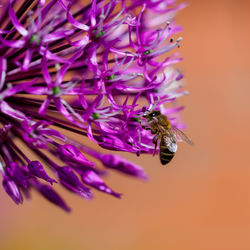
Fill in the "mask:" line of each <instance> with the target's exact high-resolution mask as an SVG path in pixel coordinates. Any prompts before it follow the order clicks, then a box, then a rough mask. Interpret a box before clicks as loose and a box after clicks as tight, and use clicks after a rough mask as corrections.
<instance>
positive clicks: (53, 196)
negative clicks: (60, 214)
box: [38, 185, 71, 212]
mask: <svg viewBox="0 0 250 250" xmlns="http://www.w3.org/2000/svg"><path fill="white" fill-rule="evenodd" d="M38 189H39V191H40V193H41V194H42V195H43V196H44V197H45V198H46V199H47V200H48V201H50V202H52V203H54V204H55V205H57V206H58V207H60V208H62V209H64V210H65V211H66V212H70V210H71V209H70V208H69V207H68V205H67V204H66V203H65V202H64V200H63V199H62V198H61V197H60V196H59V195H58V194H57V193H56V191H55V190H54V189H53V188H52V187H50V186H48V185H40V186H39V187H38Z"/></svg>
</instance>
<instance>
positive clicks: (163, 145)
mask: <svg viewBox="0 0 250 250" xmlns="http://www.w3.org/2000/svg"><path fill="white" fill-rule="evenodd" d="M176 150H177V144H176V142H175V141H173V140H171V138H170V137H169V136H168V135H163V136H162V138H161V142H160V160H161V164H162V165H166V164H168V163H169V162H170V161H171V160H172V158H173V157H174V155H175V152H176Z"/></svg>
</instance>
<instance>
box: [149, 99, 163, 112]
mask: <svg viewBox="0 0 250 250" xmlns="http://www.w3.org/2000/svg"><path fill="white" fill-rule="evenodd" d="M160 100H161V99H160V97H159V96H157V101H155V103H154V104H152V103H150V105H149V108H148V111H152V110H154V109H155V107H156V106H157V104H158V103H159V102H160Z"/></svg>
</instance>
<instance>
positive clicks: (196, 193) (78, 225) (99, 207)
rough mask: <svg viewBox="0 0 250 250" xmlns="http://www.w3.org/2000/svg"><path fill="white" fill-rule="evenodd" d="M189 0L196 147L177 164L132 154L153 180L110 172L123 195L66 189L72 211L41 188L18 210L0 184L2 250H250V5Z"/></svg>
mask: <svg viewBox="0 0 250 250" xmlns="http://www.w3.org/2000/svg"><path fill="white" fill-rule="evenodd" d="M188 2H189V7H187V8H186V9H185V10H183V11H182V12H180V13H179V14H178V16H177V22H178V23H179V24H181V25H182V26H183V27H184V32H183V33H182V36H183V37H184V40H183V42H182V47H181V49H180V52H181V54H182V55H183V57H184V58H185V60H184V62H183V63H181V64H180V65H179V66H180V68H181V69H182V70H183V71H184V73H185V75H186V83H187V84H186V88H187V89H188V90H189V91H190V93H191V95H190V96H188V97H184V98H183V100H182V102H183V103H184V104H185V105H186V106H187V108H186V110H185V111H183V118H184V120H185V122H186V123H187V124H188V130H187V133H188V134H189V135H190V137H191V138H192V139H193V140H194V141H195V147H193V148H191V147H189V146H187V145H185V144H181V145H180V146H179V151H178V154H177V155H176V157H175V158H174V160H173V161H172V163H171V165H170V166H168V167H162V166H161V165H160V163H159V160H158V158H157V157H154V158H153V157H152V156H142V157H140V158H137V157H136V156H131V155H127V154H123V155H124V156H126V157H127V158H128V159H130V160H133V161H135V162H137V163H138V164H141V165H143V166H144V168H145V169H146V171H147V173H148V175H149V177H150V179H149V181H148V182H141V181H138V180H135V179H131V178H127V177H124V176H121V175H118V174H116V173H113V174H111V175H110V177H109V178H108V180H107V182H108V183H109V184H110V186H112V187H113V188H114V189H115V190H116V191H120V192H122V193H124V196H123V198H122V200H118V199H115V198H112V197H109V196H108V195H105V194H100V193H97V192H95V196H96V199H94V200H93V201H91V202H87V201H85V200H81V199H80V198H79V197H76V196H74V195H72V194H69V193H68V192H67V191H63V190H62V189H61V190H60V191H61V193H63V194H64V196H65V199H66V200H67V202H68V203H69V204H70V205H71V207H72V208H73V212H72V213H71V214H66V213H65V212H63V211H61V210H60V209H58V208H57V207H55V206H53V205H50V203H48V202H47V201H45V200H44V199H42V198H41V197H40V196H39V195H37V194H36V193H33V195H32V196H33V198H32V201H26V202H25V203H24V205H22V206H20V207H17V206H16V205H15V204H14V203H13V202H12V201H11V200H10V198H9V197H7V195H6V194H5V193H4V192H3V190H2V188H1V189H0V200H1V205H0V249H1V250H15V249H17V250H19V249H20V250H21V249H25V250H33V249H35V250H43V249H46V250H52V249H53V250H57V249H60V250H69V249H70V250H71V249H72V250H78V249H83V250H153V249H157V250H165V249H169V250H224V249H225V250H249V249H250V151H249V143H250V140H249V139H250V131H249V127H250V112H249V104H250V103H249V99H250V97H249V94H250V83H249V79H250V70H249V65H250V53H249V52H250V49H249V44H250V33H249V28H250V18H249V11H250V1H248V0H245V1H244V0H239V1H235V0H209V1H205V0H189V1H188Z"/></svg>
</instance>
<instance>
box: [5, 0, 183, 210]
mask: <svg viewBox="0 0 250 250" xmlns="http://www.w3.org/2000/svg"><path fill="white" fill-rule="evenodd" d="M183 7H185V4H180V5H177V4H176V1H175V0H163V1H158V0H137V1H126V0H109V1H102V0H92V2H89V3H84V1H77V0H50V1H48V0H47V1H45V0H37V1H31V0H26V1H15V0H6V1H1V5H0V42H1V44H0V51H1V52H0V55H1V56H0V123H1V127H0V172H1V174H2V177H3V187H4V189H5V191H6V193H7V194H8V195H9V196H10V197H11V198H12V200H13V201H14V202H15V203H16V204H20V203H22V202H23V196H25V197H27V198H28V197H29V191H30V190H31V189H35V190H37V191H38V192H39V193H40V194H41V195H43V196H44V197H45V198H46V199H47V200H49V201H50V202H52V203H54V204H55V205H57V206H59V207H61V208H63V209H64V210H66V211H69V210H70V208H69V206H68V205H67V204H66V203H65V201H64V200H63V199H62V198H61V197H60V196H59V195H58V194H57V192H56V191H55V190H54V189H53V187H52V185H53V184H55V183H60V184H61V185H63V186H64V187H65V188H66V189H68V190H70V191H71V192H73V193H75V194H77V195H79V196H81V197H83V198H85V199H91V198H92V196H93V195H92V191H91V188H94V189H97V190H99V191H101V192H105V193H107V194H111V195H113V196H115V197H118V198H120V196H121V194H120V193H117V192H115V191H113V190H112V189H111V188H110V187H108V185H107V184H106V183H105V182H104V180H103V179H102V177H103V176H104V175H105V174H106V171H108V170H110V169H112V170H117V171H120V172H122V173H124V174H127V175H130V176H134V177H137V178H140V179H145V178H146V174H145V172H144V171H143V169H142V168H141V167H140V166H137V165H136V164H134V163H133V162H129V161H127V160H126V159H123V158H122V157H121V156H118V155H116V154H110V153H105V154H104V153H100V152H99V150H98V148H99V147H98V146H100V147H102V148H104V149H108V150H112V151H126V152H130V153H135V154H137V155H139V154H142V153H149V154H152V153H153V152H154V144H153V143H152V135H151V133H150V132H149V131H146V130H144V129H143V128H142V125H141V117H142V114H143V112H144V111H145V110H146V109H149V108H151V107H152V106H154V108H155V109H160V110H161V113H162V114H165V115H167V116H168V118H169V119H170V121H171V123H173V124H174V125H175V126H176V127H179V128H181V127H182V126H183V125H182V124H181V123H180V122H179V120H178V112H179V111H180V110H181V109H182V107H176V106H173V105H172V102H173V101H174V100H176V98H178V97H180V96H182V95H184V94H185V93H186V92H185V91H183V90H181V86H182V82H181V79H182V78H183V75H182V73H181V72H180V71H179V70H176V69H175V68H174V64H176V63H178V62H179V61H181V60H182V59H181V58H180V57H179V56H178V54H177V53H176V52H175V53H172V50H174V49H175V48H176V47H179V46H180V41H181V38H178V36H176V34H177V33H178V32H180V31H181V28H180V27H179V26H178V25H176V23H175V21H174V19H173V17H174V16H175V13H176V12H177V11H179V10H180V9H182V8H183ZM174 37H176V38H174ZM165 103H167V107H166V108H165V107H164V106H163V104H165ZM69 132H70V133H72V134H73V133H75V134H78V135H79V140H78V141H76V140H72V139H71V135H70V133H69ZM83 137H86V138H88V140H92V141H93V142H95V143H96V144H97V145H96V148H91V147H89V146H88V145H87V139H86V140H85V141H86V144H85V145H84V144H82V141H83ZM29 150H31V151H32V152H33V154H30V152H29ZM28 152H29V153H28ZM88 157H91V158H88ZM90 159H91V160H90ZM93 159H96V161H93ZM96 165H97V166H96ZM99 165H103V166H104V167H105V168H106V169H105V170H104V169H103V168H101V167H99ZM48 168H50V169H51V170H52V173H54V176H50V174H48V173H47V169H48Z"/></svg>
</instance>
